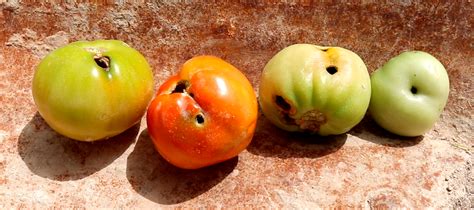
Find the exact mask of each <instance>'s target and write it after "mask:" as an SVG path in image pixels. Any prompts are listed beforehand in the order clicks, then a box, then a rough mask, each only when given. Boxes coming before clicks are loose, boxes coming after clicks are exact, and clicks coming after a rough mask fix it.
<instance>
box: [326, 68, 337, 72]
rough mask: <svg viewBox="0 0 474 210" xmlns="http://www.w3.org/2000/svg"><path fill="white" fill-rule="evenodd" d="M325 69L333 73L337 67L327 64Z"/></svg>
mask: <svg viewBox="0 0 474 210" xmlns="http://www.w3.org/2000/svg"><path fill="white" fill-rule="evenodd" d="M326 71H327V72H328V73H329V74H335V73H337V67H335V66H328V67H326Z"/></svg>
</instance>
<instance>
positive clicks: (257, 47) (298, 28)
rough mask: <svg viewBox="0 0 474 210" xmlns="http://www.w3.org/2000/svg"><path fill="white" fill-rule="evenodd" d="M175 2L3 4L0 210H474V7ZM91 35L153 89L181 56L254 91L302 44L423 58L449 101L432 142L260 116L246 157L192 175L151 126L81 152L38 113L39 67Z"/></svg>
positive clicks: (381, 57) (371, 56)
mask: <svg viewBox="0 0 474 210" xmlns="http://www.w3.org/2000/svg"><path fill="white" fill-rule="evenodd" d="M0 2H3V1H0ZM177 2H181V1H168V3H160V4H155V3H134V4H110V5H107V6H104V5H97V4H74V5H58V4H46V3H44V4H40V3H36V4H30V3H23V4H19V3H16V1H10V2H7V3H0V104H1V106H0V152H1V153H0V183H1V185H0V206H2V207H4V208H5V207H18V208H31V207H53V206H55V207H89V208H94V207H117V208H120V207H122V208H128V207H133V208H145V207H156V206H161V207H239V208H246V207H267V208H272V207H275V208H280V207H286V208H311V207H315V206H317V207H364V208H369V207H409V208H419V207H427V206H430V207H435V208H441V207H451V208H453V207H464V208H473V204H474V197H473V193H474V192H473V191H474V187H473V181H472V179H473V177H474V175H473V168H472V167H473V163H472V151H473V136H474V132H473V128H474V122H473V121H474V120H473V116H474V108H473V105H474V101H473V92H472V90H473V89H474V87H473V84H474V81H473V80H474V71H473V69H474V62H473V59H472V58H473V57H474V37H473V24H474V11H473V8H474V6H473V4H472V2H469V1H458V2H456V3H455V2H448V1H444V2H443V1H439V2H438V1H423V2H422V1H399V3H384V4H381V3H371V2H375V1H349V2H348V3H310V2H311V1H301V2H300V3H298V4H292V3H279V2H278V1H265V2H267V3H262V2H264V1H240V3H231V2H230V1H229V2H228V1H226V2H228V3H215V4H214V3H177ZM285 2H286V1H285ZM92 39H120V40H123V41H125V42H127V43H128V44H130V45H131V46H133V47H135V48H136V49H138V50H139V51H140V52H142V53H143V54H144V55H145V57H146V58H147V59H148V60H149V62H150V64H151V66H152V67H153V71H154V76H155V81H156V85H157V86H158V85H159V84H161V83H162V82H163V81H164V79H166V78H167V77H168V76H170V75H172V74H174V73H175V72H176V71H177V70H178V69H179V66H180V65H181V64H182V63H183V62H184V61H185V60H187V59H189V58H191V57H193V56H195V55H200V54H212V55H216V56H219V57H222V58H224V59H225V60H227V61H229V62H230V63H232V64H233V65H235V66H236V67H237V68H239V69H240V70H242V71H243V72H244V73H245V74H246V75H247V77H248V78H249V80H250V81H251V82H252V84H253V85H254V87H255V90H256V91H257V90H258V81H259V77H260V72H261V70H262V68H263V66H264V65H265V63H266V62H267V61H268V60H269V59H270V58H271V56H272V55H273V54H274V53H276V52H277V51H278V50H280V49H282V48H283V47H285V46H288V45H290V44H294V43H313V44H318V45H333V46H341V47H345V48H348V49H350V50H352V51H354V52H356V53H358V54H359V55H360V56H361V57H362V59H363V60H364V61H365V62H366V65H367V67H368V69H369V71H370V72H372V71H374V70H375V69H376V68H378V67H380V66H381V65H382V64H383V63H384V62H386V61H387V60H388V59H389V58H390V57H393V56H396V55H398V54H399V53H400V52H402V51H406V50H423V51H427V52H429V53H431V54H432V55H434V56H435V57H437V58H438V59H439V60H440V61H441V62H442V63H443V64H444V65H445V67H446V69H447V70H448V73H449V76H450V82H451V93H450V97H449V101H448V104H447V107H446V109H445V111H444V113H443V114H442V116H441V119H440V121H439V122H438V123H437V124H436V126H435V127H434V128H433V129H432V130H431V131H430V132H428V133H427V134H425V135H424V136H422V137H418V138H400V137H397V136H394V135H391V134H389V133H387V132H385V131H383V130H382V129H381V128H380V127H378V126H377V125H376V124H375V123H374V122H373V121H372V120H371V118H370V117H369V116H368V117H366V119H364V120H363V122H361V124H360V125H358V126H356V127H355V128H354V129H352V130H351V131H350V132H349V133H348V134H344V135H340V136H334V137H327V138H322V137H317V136H305V135H298V134H292V133H286V132H284V131H281V130H279V129H277V128H275V127H274V126H272V125H271V124H270V123H269V122H268V121H267V120H266V119H265V117H263V116H260V118H259V121H258V127H257V130H256V133H255V137H254V139H253V142H252V144H251V145H250V146H249V147H248V148H247V150H246V151H244V152H243V153H242V154H241V155H240V156H239V157H238V158H234V159H232V160H230V161H227V162H224V163H222V164H219V165H215V166H212V167H209V168H205V169H201V170H196V171H185V170H180V169H177V168H175V167H173V166H171V165H169V164H168V163H166V162H165V161H164V160H163V159H162V158H161V157H160V156H159V155H158V154H157V152H155V151H154V149H153V147H152V144H151V141H150V137H149V135H148V132H147V129H146V125H145V123H144V121H142V123H141V125H140V126H136V127H134V128H132V129H130V130H128V131H126V132H125V133H123V134H121V135H120V136H117V137H115V138H113V139H110V140H107V141H102V142H96V143H81V142H75V141H72V140H70V139H67V138H65V137H62V136H60V135H58V134H57V133H55V132H54V131H52V130H51V129H50V128H49V127H48V126H47V125H46V124H45V122H44V121H43V120H42V118H41V117H40V116H39V115H38V113H37V111H36V108H35V106H34V103H33V99H32V96H31V80H32V77H33V73H34V68H35V66H36V65H37V64H38V63H39V61H40V59H41V58H42V57H43V56H44V55H46V54H47V53H48V52H50V51H51V50H53V49H55V48H57V47H59V46H62V45H64V44H66V43H68V42H72V41H75V40H92Z"/></svg>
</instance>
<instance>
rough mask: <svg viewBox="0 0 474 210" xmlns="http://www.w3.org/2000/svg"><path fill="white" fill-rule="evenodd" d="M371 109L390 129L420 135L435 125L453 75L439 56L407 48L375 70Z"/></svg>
mask: <svg viewBox="0 0 474 210" xmlns="http://www.w3.org/2000/svg"><path fill="white" fill-rule="evenodd" d="M371 81H372V99H371V101H370V107H369V113H370V115H371V116H372V118H374V120H375V121H376V122H377V123H378V124H379V125H380V126H382V127H383V128H385V129H386V130H388V131H390V132H392V133H395V134H398V135H402V136H419V135H422V134H424V133H425V132H426V131H428V130H429V129H431V127H433V125H434V124H435V123H436V121H437V120H438V118H439V116H440V114H441V112H442V111H443V109H444V106H445V105H446V101H447V100H448V95H449V78H448V74H447V72H446V70H445V69H444V67H443V64H441V63H440V62H439V61H438V60H437V59H436V58H435V57H433V56H431V55H430V54H428V53H425V52H420V51H411V52H404V53H402V54H400V55H398V56H396V57H394V58H392V59H390V60H389V61H388V62H387V63H385V64H384V65H383V66H382V68H380V69H378V70H377V71H375V72H374V73H373V74H372V77H371Z"/></svg>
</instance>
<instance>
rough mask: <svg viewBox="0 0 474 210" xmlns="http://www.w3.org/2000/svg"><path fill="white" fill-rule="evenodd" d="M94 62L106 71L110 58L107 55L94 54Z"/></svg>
mask: <svg viewBox="0 0 474 210" xmlns="http://www.w3.org/2000/svg"><path fill="white" fill-rule="evenodd" d="M94 61H95V63H96V64H97V65H98V66H99V67H100V68H103V69H104V70H106V71H108V70H109V67H110V58H109V57H108V56H102V55H97V56H94Z"/></svg>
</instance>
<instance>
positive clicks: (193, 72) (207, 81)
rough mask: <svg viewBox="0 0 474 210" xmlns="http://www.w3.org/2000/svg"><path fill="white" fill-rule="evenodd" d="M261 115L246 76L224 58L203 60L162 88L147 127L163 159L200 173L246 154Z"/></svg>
mask: <svg viewBox="0 0 474 210" xmlns="http://www.w3.org/2000/svg"><path fill="white" fill-rule="evenodd" d="M257 113H258V105H257V99H256V95H255V92H254V90H253V88H252V86H251V84H250V82H249V81H248V80H247V78H246V77H245V76H244V74H242V73H241V72H240V71H239V70H238V69H237V68H235V67H234V66H232V65H231V64H229V63H227V62H225V61H224V60H222V59H220V58H217V57H214V56H198V57H195V58H192V59H190V60H188V61H187V62H186V63H184V65H183V66H182V68H181V71H180V72H179V73H178V75H175V76H173V77H171V78H170V79H169V80H168V81H166V82H165V83H164V84H162V85H161V87H160V88H159V90H158V92H157V95H156V97H155V99H153V101H152V102H151V104H150V106H149V108H148V112H147V124H148V131H149V134H150V136H151V138H152V140H153V143H154V144H155V147H156V149H157V150H158V152H159V153H160V154H161V155H162V156H163V158H165V159H166V160H168V161H169V162H170V163H172V164H173V165H175V166H177V167H180V168H185V169H197V168H202V167H205V166H209V165H212V164H216V163H219V162H222V161H225V160H228V159H230V158H233V157H235V156H237V155H238V154H239V153H240V152H241V151H242V150H244V149H245V148H246V147H247V146H248V145H249V143H250V141H251V139H252V136H253V134H254V131H255V126H256V122H257Z"/></svg>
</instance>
